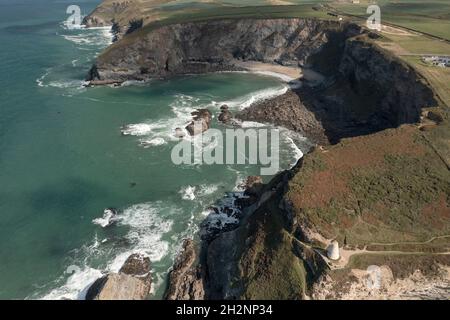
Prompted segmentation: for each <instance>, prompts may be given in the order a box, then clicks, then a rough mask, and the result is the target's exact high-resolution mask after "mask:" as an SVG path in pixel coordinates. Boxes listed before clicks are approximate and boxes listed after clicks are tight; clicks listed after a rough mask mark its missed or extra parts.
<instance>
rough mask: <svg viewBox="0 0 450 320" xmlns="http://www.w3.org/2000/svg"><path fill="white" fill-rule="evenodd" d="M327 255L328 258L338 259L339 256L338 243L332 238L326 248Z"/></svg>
mask: <svg viewBox="0 0 450 320" xmlns="http://www.w3.org/2000/svg"><path fill="white" fill-rule="evenodd" d="M327 257H328V259H330V260H339V258H340V257H341V255H340V253H339V243H338V242H337V241H336V240H334V241H333V242H331V244H330V245H329V246H328V248H327Z"/></svg>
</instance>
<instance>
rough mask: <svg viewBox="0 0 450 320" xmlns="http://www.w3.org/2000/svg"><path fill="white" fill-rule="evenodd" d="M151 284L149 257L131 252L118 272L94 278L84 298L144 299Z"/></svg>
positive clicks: (148, 292)
mask: <svg viewBox="0 0 450 320" xmlns="http://www.w3.org/2000/svg"><path fill="white" fill-rule="evenodd" d="M151 284H152V277H151V264H150V259H149V258H147V257H144V256H142V255H140V254H133V255H131V256H130V257H128V259H127V260H126V261H125V263H124V265H123V266H122V268H121V269H120V270H119V272H118V273H110V274H107V275H105V276H103V277H102V278H100V279H98V280H96V281H95V282H94V284H92V286H91V287H90V288H89V289H88V291H87V294H86V300H144V299H146V298H147V297H148V295H149V294H150V289H151Z"/></svg>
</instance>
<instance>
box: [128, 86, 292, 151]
mask: <svg viewBox="0 0 450 320" xmlns="http://www.w3.org/2000/svg"><path fill="white" fill-rule="evenodd" d="M287 90H288V86H287V85H282V86H278V87H273V88H268V89H264V90H259V91H256V92H253V93H250V94H247V95H244V96H241V97H238V98H236V99H233V100H228V101H220V102H218V101H212V102H210V103H203V104H202V103H200V99H199V98H195V97H192V96H188V95H184V94H178V95H175V100H174V102H172V103H171V104H170V105H169V106H170V107H171V110H172V112H173V113H174V115H175V116H174V117H170V118H163V119H160V120H157V121H155V120H153V119H152V120H148V121H146V122H143V123H135V124H129V125H126V126H124V127H123V128H121V131H122V134H123V135H130V136H137V137H141V139H140V140H139V143H140V144H141V145H142V146H144V147H147V148H149V147H152V146H160V145H163V144H166V143H167V142H170V141H172V142H177V141H179V138H177V137H175V130H176V129H177V128H180V129H181V130H182V131H183V132H184V135H185V139H190V140H193V142H194V145H195V147H200V146H199V145H198V143H200V139H197V138H196V137H190V136H189V134H188V132H187V131H186V129H185V127H186V125H187V124H188V123H189V122H190V121H192V115H191V113H192V112H194V111H195V110H197V109H201V108H207V109H218V108H220V106H222V105H224V104H226V105H228V106H229V107H230V109H235V110H241V109H245V108H247V107H249V106H250V105H252V104H253V103H256V102H259V101H262V100H265V99H270V98H274V97H277V96H280V95H283V94H284V93H286V92H287ZM213 117H214V116H213ZM242 126H243V127H244V128H249V127H253V128H254V127H261V126H266V125H264V124H260V123H257V122H250V121H246V122H243V123H242ZM155 139H157V140H155ZM163 141H164V142H163ZM207 146H208V147H211V148H213V147H214V146H213V145H212V144H207Z"/></svg>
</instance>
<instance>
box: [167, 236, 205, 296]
mask: <svg viewBox="0 0 450 320" xmlns="http://www.w3.org/2000/svg"><path fill="white" fill-rule="evenodd" d="M196 259H197V253H196V250H195V246H194V242H193V240H191V239H187V240H185V241H184V244H183V251H182V252H181V253H180V255H179V256H178V257H177V258H176V260H175V263H174V266H173V269H172V271H171V272H170V274H169V287H168V289H167V291H166V297H165V298H166V299H167V300H203V299H204V297H205V290H204V287H203V272H202V270H201V266H200V265H195V262H196Z"/></svg>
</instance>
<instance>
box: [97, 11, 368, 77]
mask: <svg viewBox="0 0 450 320" xmlns="http://www.w3.org/2000/svg"><path fill="white" fill-rule="evenodd" d="M148 29H149V27H147V28H144V29H143V30H139V31H138V32H136V33H135V34H132V35H130V36H128V37H125V38H124V39H123V40H122V41H120V42H118V43H117V44H115V45H113V46H112V47H111V48H109V49H108V50H107V51H106V52H104V53H103V54H102V55H101V56H100V57H98V59H97V63H96V65H95V66H94V67H93V71H92V72H91V73H90V76H89V79H88V80H103V81H125V80H143V79H148V78H158V77H168V76H173V75H177V74H193V73H205V72H213V71H227V70H236V69H238V68H237V67H235V66H234V63H233V61H234V60H235V59H240V60H252V61H263V62H271V63H279V64H283V65H294V66H298V65H303V64H305V63H306V61H307V58H308V57H309V56H310V55H311V54H313V53H315V52H317V51H319V50H320V48H321V47H322V46H323V45H324V44H325V43H327V41H328V38H329V36H330V35H331V34H332V33H335V32H339V33H343V34H345V35H346V36H347V37H350V36H352V35H354V34H357V33H359V32H360V29H359V28H358V27H356V26H355V25H347V24H343V25H340V24H338V23H337V22H324V21H318V20H314V19H311V20H308V19H273V20H256V19H246V20H222V21H210V22H200V23H184V24H176V25H169V26H164V27H160V28H157V29H155V30H148Z"/></svg>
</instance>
